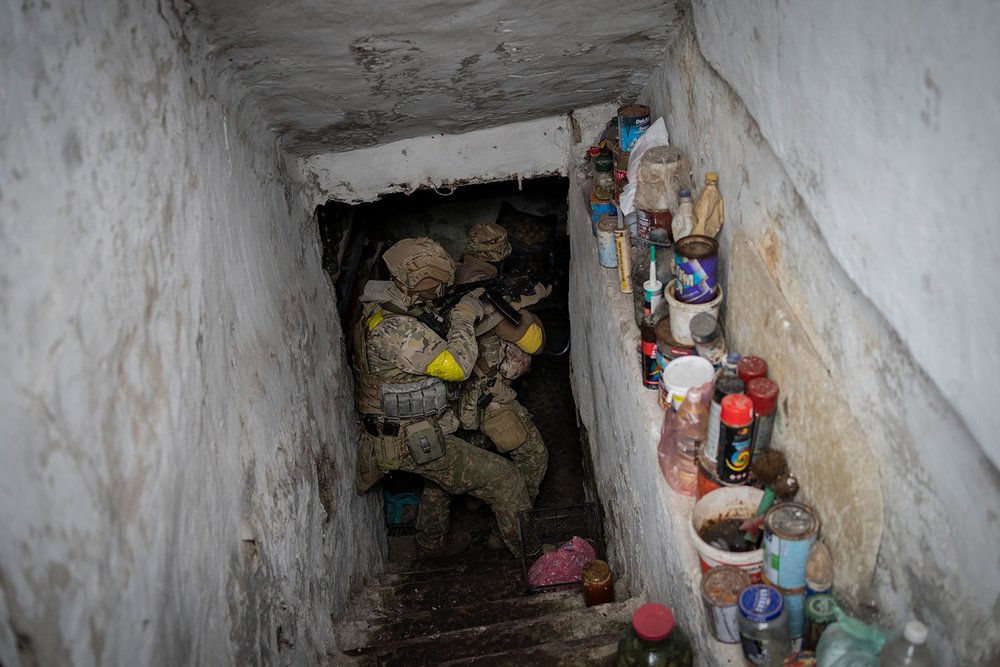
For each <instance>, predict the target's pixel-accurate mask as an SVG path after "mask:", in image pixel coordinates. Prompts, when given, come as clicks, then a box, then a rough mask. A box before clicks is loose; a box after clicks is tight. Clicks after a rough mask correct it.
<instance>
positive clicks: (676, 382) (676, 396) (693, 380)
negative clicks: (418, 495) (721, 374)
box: [660, 355, 715, 410]
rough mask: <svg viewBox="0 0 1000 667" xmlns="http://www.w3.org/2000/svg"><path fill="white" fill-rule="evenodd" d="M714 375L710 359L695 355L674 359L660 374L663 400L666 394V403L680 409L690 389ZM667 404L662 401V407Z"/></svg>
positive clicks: (710, 379) (708, 380)
mask: <svg viewBox="0 0 1000 667" xmlns="http://www.w3.org/2000/svg"><path fill="white" fill-rule="evenodd" d="M714 377H715V369H714V368H713V367H712V363H711V362H710V361H708V359H705V358H703V357H699V356H694V355H692V356H688V357H681V358H680V359H674V360H673V361H671V362H670V363H669V364H667V367H666V368H664V369H663V373H661V374H660V396H661V400H662V399H663V397H664V396H665V397H666V405H670V406H671V407H672V408H673V409H674V410H678V409H680V407H681V403H683V402H684V399H685V398H687V395H688V391H689V390H690V389H692V388H693V387H700V386H701V385H703V384H705V383H707V382H711V381H712V379H713V378H714ZM666 405H664V404H662V403H661V406H660V407H663V408H664V409H666Z"/></svg>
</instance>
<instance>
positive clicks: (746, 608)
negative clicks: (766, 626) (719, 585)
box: [740, 584, 785, 623]
mask: <svg viewBox="0 0 1000 667" xmlns="http://www.w3.org/2000/svg"><path fill="white" fill-rule="evenodd" d="M784 608H785V599H784V598H783V597H782V596H781V593H780V592H778V589H777V588H775V587H773V586H768V585H767V584H754V585H753V586H750V587H749V588H747V589H746V590H745V591H743V592H742V593H740V613H741V614H743V616H744V617H745V618H746V619H747V620H749V621H753V622H755V623H762V622H765V621H770V620H773V619H775V618H777V617H778V616H779V615H780V614H781V612H782V610H783V609H784Z"/></svg>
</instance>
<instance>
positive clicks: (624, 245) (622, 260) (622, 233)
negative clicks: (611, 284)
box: [614, 227, 632, 294]
mask: <svg viewBox="0 0 1000 667" xmlns="http://www.w3.org/2000/svg"><path fill="white" fill-rule="evenodd" d="M614 235H615V253H616V254H617V257H618V289H620V290H621V291H622V292H623V293H624V294H631V293H632V242H631V238H630V236H629V233H628V227H615V231H614Z"/></svg>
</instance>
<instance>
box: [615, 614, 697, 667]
mask: <svg viewBox="0 0 1000 667" xmlns="http://www.w3.org/2000/svg"><path fill="white" fill-rule="evenodd" d="M615 664H616V665H618V667H638V666H639V665H642V666H643V667H668V666H669V667H686V666H690V665H693V664H694V655H693V654H692V652H691V642H690V641H688V638H687V636H686V635H685V634H684V633H683V632H682V631H681V629H680V628H677V627H675V622H674V614H673V612H672V611H670V607H667V606H666V605H662V604H656V603H650V604H644V605H642V606H641V607H639V608H638V609H636V610H635V613H634V614H633V615H632V623H631V624H630V625H629V627H628V629H627V630H626V631H625V634H624V635H623V636H622V638H621V641H619V642H618V657H617V662H616V663H615Z"/></svg>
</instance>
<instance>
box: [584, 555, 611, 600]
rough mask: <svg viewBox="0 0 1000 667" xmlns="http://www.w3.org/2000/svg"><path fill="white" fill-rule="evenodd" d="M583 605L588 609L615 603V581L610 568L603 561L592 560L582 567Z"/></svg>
mask: <svg viewBox="0 0 1000 667" xmlns="http://www.w3.org/2000/svg"><path fill="white" fill-rule="evenodd" d="M580 578H581V580H582V582H583V603H584V604H585V605H586V606H588V607H593V606H594V605H598V604H607V603H608V602H614V601H615V580H614V577H612V576H611V568H610V567H608V564H607V563H605V562H604V561H603V560H592V561H589V562H588V563H587V564H586V565H584V566H583V575H582V576H581V577H580Z"/></svg>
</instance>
